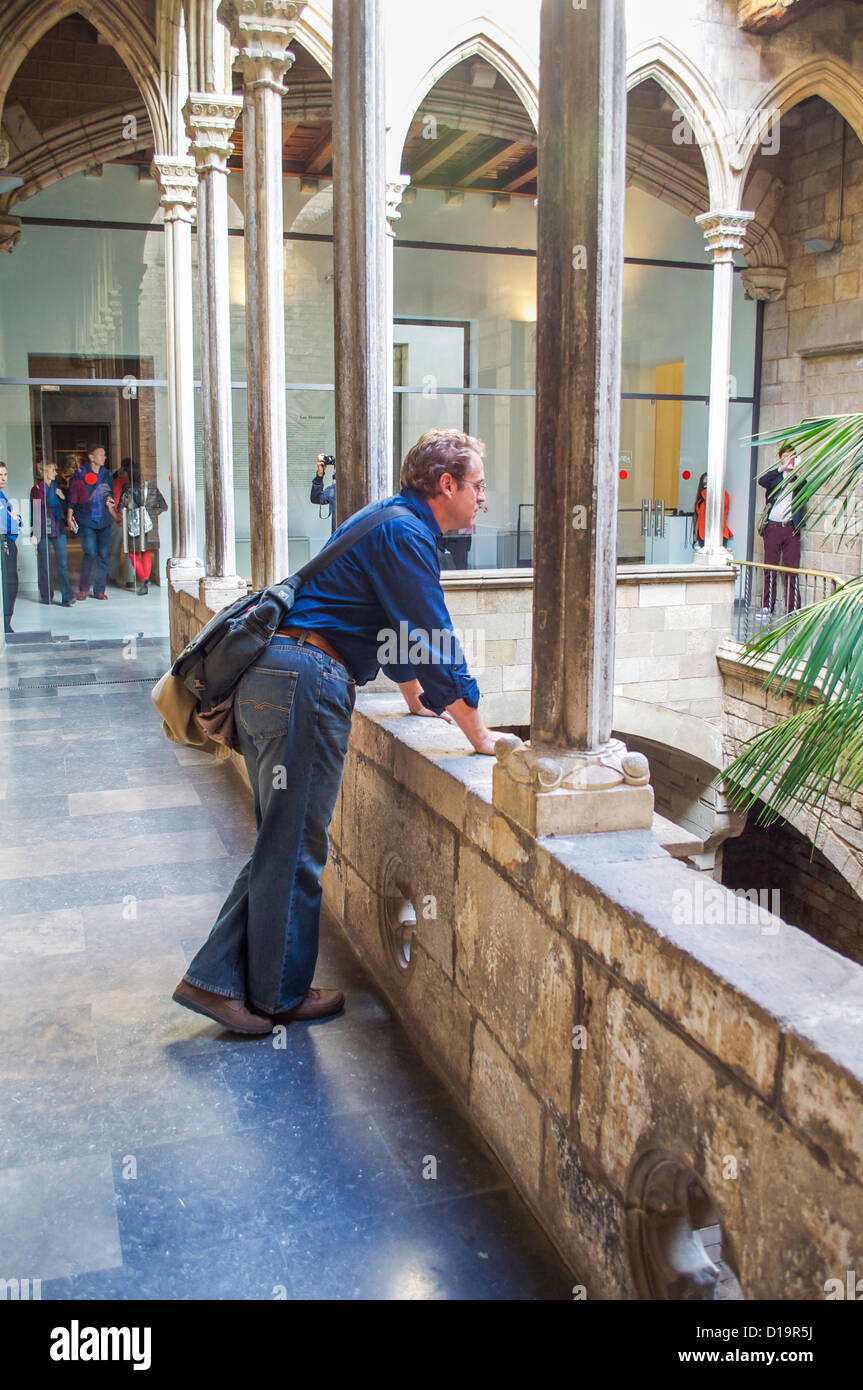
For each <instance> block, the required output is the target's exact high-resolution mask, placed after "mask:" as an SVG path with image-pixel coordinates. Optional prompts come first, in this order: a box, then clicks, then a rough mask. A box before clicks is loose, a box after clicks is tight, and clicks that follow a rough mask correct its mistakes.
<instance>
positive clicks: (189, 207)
mask: <svg viewBox="0 0 863 1390" xmlns="http://www.w3.org/2000/svg"><path fill="white" fill-rule="evenodd" d="M153 168H154V169H155V171H156V178H157V180H158V183H159V188H160V189H161V197H160V199H159V202H160V203H161V205H162V207H163V208H164V210H165V221H166V222H189V223H191V222H193V221H194V217H195V206H196V202H197V194H198V171H197V168H196V167H195V161H194V159H193V158H192V156H191V155H182V154H181V155H169V154H156V155H154V156H153Z"/></svg>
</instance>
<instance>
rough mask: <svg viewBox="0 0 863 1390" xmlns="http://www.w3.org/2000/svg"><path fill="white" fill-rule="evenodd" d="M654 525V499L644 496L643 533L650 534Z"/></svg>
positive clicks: (642, 500) (643, 534)
mask: <svg viewBox="0 0 863 1390" xmlns="http://www.w3.org/2000/svg"><path fill="white" fill-rule="evenodd" d="M652 525H653V499H652V498H651V497H642V499H641V534H642V536H649V535H650V528H651V526H652Z"/></svg>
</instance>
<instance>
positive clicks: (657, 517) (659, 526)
mask: <svg viewBox="0 0 863 1390" xmlns="http://www.w3.org/2000/svg"><path fill="white" fill-rule="evenodd" d="M653 534H654V536H664V535H665V500H664V498H660V499H658V500H657V502H656V512H655V513H654V523H653Z"/></svg>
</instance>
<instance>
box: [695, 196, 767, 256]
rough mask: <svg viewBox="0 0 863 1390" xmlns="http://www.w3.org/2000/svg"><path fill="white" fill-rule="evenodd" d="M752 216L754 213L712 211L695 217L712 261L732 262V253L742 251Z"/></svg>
mask: <svg viewBox="0 0 863 1390" xmlns="http://www.w3.org/2000/svg"><path fill="white" fill-rule="evenodd" d="M754 216H755V213H754V212H730V211H728V210H724V209H714V210H712V211H710V212H702V213H701V214H700V215H699V216H698V217H696V219H695V220H696V222H697V223H698V225H699V227H700V228H701V230H702V232H703V233H704V240H705V241H706V242H707V249H708V251H710V252H711V254H712V256H713V259H714V261H717V262H721V261H730V262H733V261H734V252H735V251H742V250H743V243H744V241H745V239H746V229H747V227H748V226H749V223H750V222H751V221H752V219H753V217H754Z"/></svg>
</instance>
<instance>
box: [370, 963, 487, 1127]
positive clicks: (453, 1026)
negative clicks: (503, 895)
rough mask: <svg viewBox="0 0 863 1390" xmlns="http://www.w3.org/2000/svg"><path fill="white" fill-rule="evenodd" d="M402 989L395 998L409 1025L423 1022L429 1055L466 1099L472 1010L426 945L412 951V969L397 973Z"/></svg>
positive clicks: (396, 1004) (423, 1039) (420, 1026)
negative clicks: (427, 951)
mask: <svg viewBox="0 0 863 1390" xmlns="http://www.w3.org/2000/svg"><path fill="white" fill-rule="evenodd" d="M395 984H396V987H401V993H400V994H396V993H393V994H391V996H390V997H391V1001H392V1003H393V1005H394V1007H395V1008H396V1009H397V1010H398V1012H399V1015H400V1016H401V1017H403V1018H404V1019H405V1020H406V1022H408V1024H409V1026H411V1027H413V1025H414V1022H416V1024H418V1026H419V1033H420V1041H421V1043H422V1044H423V1047H424V1051H425V1052H426V1055H427V1056H429V1057H431V1058H434V1061H435V1068H436V1070H437V1071H438V1072H441V1073H442V1074H443V1076H444V1077H445V1078H446V1080H447V1082H448V1083H449V1084H450V1085H451V1086H453V1087H454V1088H455V1090H456V1091H457V1093H458V1094H459V1096H460V1097H461V1098H462V1099H463V1100H466V1099H467V1096H468V1089H469V1080H470V1040H471V1024H472V1018H473V1015H472V1011H471V1008H470V1005H469V1004H468V1002H467V1000H466V999H465V997H464V995H463V994H462V993H461V992H460V991H459V990H458V988H457V987H456V986H455V985H454V983H453V981H452V980H451V979H450V978H449V977H448V976H447V975H446V974H445V973H444V972H443V971H442V970H441V969H440V967H439V966H438V964H437V962H436V961H434V960H433V959H432V958H431V956H429V955H427V954H426V952H425V951H424V950H423V949H422V946H419V947H416V948H415V949H414V951H413V952H412V953H411V965H410V969H409V970H406V971H405V972H404V973H403V974H401V975H396V976H395Z"/></svg>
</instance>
